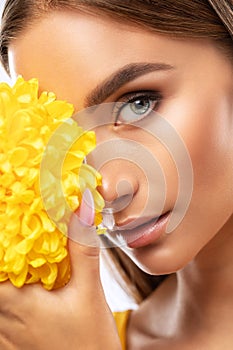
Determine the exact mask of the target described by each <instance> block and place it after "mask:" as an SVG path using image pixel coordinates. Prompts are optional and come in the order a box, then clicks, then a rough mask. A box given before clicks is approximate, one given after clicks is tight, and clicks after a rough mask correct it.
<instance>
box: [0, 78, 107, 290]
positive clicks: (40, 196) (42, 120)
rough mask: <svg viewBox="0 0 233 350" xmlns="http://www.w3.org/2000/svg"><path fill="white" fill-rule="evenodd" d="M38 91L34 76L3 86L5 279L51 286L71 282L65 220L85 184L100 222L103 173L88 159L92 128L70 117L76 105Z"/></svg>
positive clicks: (1, 253) (0, 156)
mask: <svg viewBox="0 0 233 350" xmlns="http://www.w3.org/2000/svg"><path fill="white" fill-rule="evenodd" d="M38 91H39V84H38V81H37V79H31V80H29V81H25V80H24V79H23V78H22V77H19V78H18V79H17V81H16V83H15V85H14V86H13V87H10V86H9V85H8V84H6V83H1V84H0V282H3V281H6V280H8V279H9V280H10V281H11V282H12V283H13V284H14V285H15V286H16V287H22V286H23V285H24V284H31V283H38V282H40V283H41V284H42V285H43V287H44V288H46V289H47V290H51V289H55V288H59V287H62V286H64V285H65V284H66V283H67V282H68V281H69V278H70V263H69V256H68V251H67V236H66V232H67V223H68V220H69V216H70V214H71V213H72V212H73V211H75V210H76V209H77V208H78V207H79V203H80V201H81V198H82V193H83V192H84V190H85V188H87V187H88V188H89V189H90V190H91V191H92V194H93V197H94V200H95V210H96V216H95V224H96V225H98V224H99V223H100V222H101V211H102V209H103V206H104V201H103V199H102V197H101V196H100V194H99V193H98V191H97V189H96V188H97V186H99V185H101V176H100V174H99V173H98V172H97V171H96V170H94V169H93V168H91V167H90V166H89V165H87V164H84V159H85V157H86V155H87V154H88V153H89V152H91V151H92V150H93V149H94V148H95V142H96V141H95V133H94V132H92V131H84V130H83V129H82V128H81V127H79V126H78V125H77V123H76V122H75V121H74V119H73V118H71V117H72V115H73V112H74V108H73V106H72V105H71V104H69V103H67V102H65V101H58V100H56V96H55V95H54V93H51V92H49V93H47V92H42V93H41V94H40V95H39V93H38ZM61 161H62V162H61ZM100 233H101V232H100Z"/></svg>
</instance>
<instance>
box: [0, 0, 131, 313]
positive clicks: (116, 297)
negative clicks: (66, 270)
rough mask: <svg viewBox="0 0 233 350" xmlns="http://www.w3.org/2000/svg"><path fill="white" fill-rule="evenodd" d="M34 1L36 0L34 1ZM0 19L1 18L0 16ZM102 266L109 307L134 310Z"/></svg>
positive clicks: (0, 73)
mask: <svg viewBox="0 0 233 350" xmlns="http://www.w3.org/2000/svg"><path fill="white" fill-rule="evenodd" d="M35 1H36V0H35ZM4 3H5V1H4V0H0V13H2V10H3V6H4ZM0 17H1V16H0ZM3 81H4V82H7V83H9V84H11V81H10V78H9V77H8V75H7V74H6V73H5V71H4V69H3V67H2V66H1V64H0V82H3ZM101 266H102V269H101V271H102V273H101V277H102V281H103V285H104V289H105V294H106V298H107V301H108V303H109V306H110V307H111V309H112V310H115V311H120V310H126V309H129V308H135V304H134V303H133V301H132V300H131V299H130V298H129V297H128V296H127V295H126V294H125V293H124V291H123V290H122V289H121V288H120V287H119V285H118V284H117V283H116V282H115V281H114V280H113V279H112V277H111V274H110V273H109V272H108V271H107V270H106V268H104V267H103V265H102V264H101Z"/></svg>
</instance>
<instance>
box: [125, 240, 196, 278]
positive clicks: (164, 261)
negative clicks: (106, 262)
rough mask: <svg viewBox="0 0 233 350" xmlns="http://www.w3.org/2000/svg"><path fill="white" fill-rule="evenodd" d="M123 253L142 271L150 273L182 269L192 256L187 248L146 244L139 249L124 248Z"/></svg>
mask: <svg viewBox="0 0 233 350" xmlns="http://www.w3.org/2000/svg"><path fill="white" fill-rule="evenodd" d="M125 253H126V254H127V255H128V256H129V257H130V258H131V259H132V260H133V261H134V263H135V264H136V265H137V266H138V267H139V268H140V269H141V270H142V271H144V272H146V273H148V274H150V275H168V274H171V273H175V272H178V271H180V270H182V269H183V268H184V267H185V266H186V265H188V264H189V263H190V262H191V261H192V260H193V259H194V258H195V254H191V252H190V251H188V249H184V248H183V249H182V251H180V249H175V248H174V247H158V246H157V247H156V246H148V247H143V248H141V249H137V250H136V249H135V250H128V249H126V250H125Z"/></svg>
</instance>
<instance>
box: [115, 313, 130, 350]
mask: <svg viewBox="0 0 233 350" xmlns="http://www.w3.org/2000/svg"><path fill="white" fill-rule="evenodd" d="M130 313H131V310H126V311H121V312H114V313H113V316H114V319H115V322H116V326H117V330H118V334H119V337H120V340H121V345H122V350H126V329H127V322H128V319H129V316H130Z"/></svg>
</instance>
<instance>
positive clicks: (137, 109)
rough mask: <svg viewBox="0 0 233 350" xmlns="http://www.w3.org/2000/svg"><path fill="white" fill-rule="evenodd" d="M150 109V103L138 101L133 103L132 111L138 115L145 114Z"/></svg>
mask: <svg viewBox="0 0 233 350" xmlns="http://www.w3.org/2000/svg"><path fill="white" fill-rule="evenodd" d="M149 108H150V103H149V101H145V100H136V101H134V102H133V103H132V106H131V109H132V111H133V112H134V113H136V114H144V113H146V112H147V111H148V109H149Z"/></svg>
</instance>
